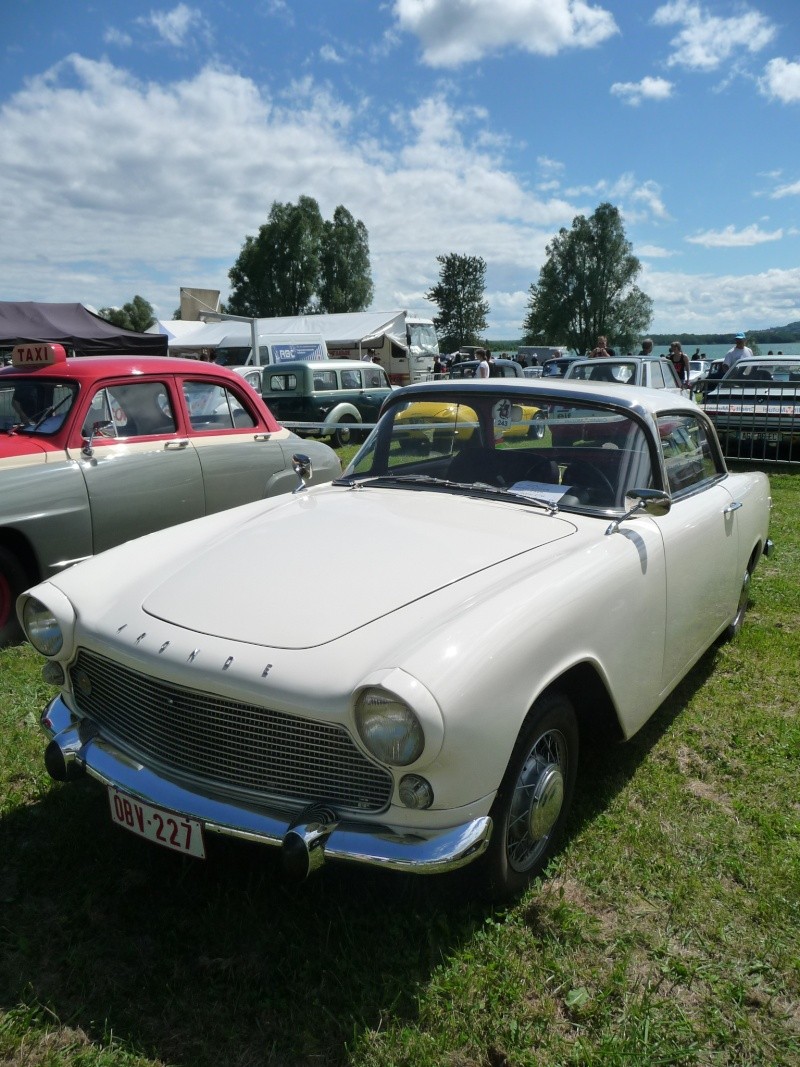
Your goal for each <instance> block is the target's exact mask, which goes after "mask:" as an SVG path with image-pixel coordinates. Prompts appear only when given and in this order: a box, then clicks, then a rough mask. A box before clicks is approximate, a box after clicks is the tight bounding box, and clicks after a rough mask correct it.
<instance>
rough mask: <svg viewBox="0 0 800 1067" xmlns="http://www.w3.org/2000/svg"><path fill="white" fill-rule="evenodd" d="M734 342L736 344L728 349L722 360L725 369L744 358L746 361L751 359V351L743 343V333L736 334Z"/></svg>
mask: <svg viewBox="0 0 800 1067" xmlns="http://www.w3.org/2000/svg"><path fill="white" fill-rule="evenodd" d="M734 340H735V342H736V344H735V345H734V346H733V348H730V349H728V351H727V352H726V353H725V355H724V356H723V359H722V362H723V363H724V364H725V366H726V367H732V366H733V365H734V363H738V362H739V360H740V359H744V358H745V356H746V357H747V358H748V359H752V358H753V351H752V349H750V348H747V346H746V345H745V343H744V340H745V338H744V334H743V333H737V334H736V337H735V338H734Z"/></svg>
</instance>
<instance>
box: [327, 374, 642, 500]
mask: <svg viewBox="0 0 800 1067" xmlns="http://www.w3.org/2000/svg"><path fill="white" fill-rule="evenodd" d="M467 400H468V401H469V402H467ZM342 480H343V481H345V482H347V483H350V484H359V485H369V484H373V485H374V484H376V483H380V484H381V485H392V486H396V487H397V488H415V489H421V490H425V489H428V490H435V491H447V492H455V493H459V492H461V493H464V492H466V493H473V494H474V493H475V492H476V491H477V492H478V493H479V494H480V493H483V494H484V495H491V496H493V497H502V498H505V499H507V500H512V501H515V502H517V503H519V502H520V501H525V500H526V499H528V500H529V501H530V502H531V503H532V504H534V505H535V506H542V505H544V506H546V507H548V509H551V510H555V509H561V508H566V509H570V508H575V509H578V510H590V511H600V512H602V513H604V514H605V513H606V512H608V511H615V510H618V509H621V508H624V505H625V496H626V493H627V492H628V491H629V490H630V489H632V488H638V489H646V488H650V487H651V486H652V484H653V474H652V463H651V456H650V451H649V448H648V443H647V435H646V433H645V431H644V429H643V427H642V426H641V425H640V424H639V422H638V421H637V420H636V419H635V418H634V417H633V416H631V415H629V414H628V413H627V412H624V411H621V410H615V409H614V408H613V407H611V406H609V407H597V406H590V405H587V404H581V403H574V402H571V401H567V402H566V403H565V402H564V401H563V400H561V399H559V400H558V401H557V402H556V401H555V400H547V399H544V398H538V397H531V398H530V400H529V399H528V398H526V397H520V396H519V394H517V395H511V394H510V395H508V396H504V395H502V394H498V393H496V392H495V393H493V394H491V395H482V396H475V397H473V396H469V397H468V398H466V397H465V396H464V393H463V391H460V392H457V393H456V392H454V393H452V394H451V393H447V392H444V391H442V392H437V393H436V394H433V393H432V394H431V395H429V396H428V395H424V394H423V395H422V396H419V395H417V396H415V397H414V398H413V399H408V400H404V401H401V402H399V403H395V404H393V405H391V406H390V407H389V409H388V410H387V411H385V413H384V415H383V417H382V418H381V421H380V423H379V424H378V427H377V428H376V429H375V430H374V431H373V433H372V434H371V436H370V438H369V439H368V441H367V442H366V443H365V445H364V446H363V448H362V449H361V451H360V452H359V453H358V455H357V456H356V457H355V459H354V460H353V462H352V463H351V465H350V466H349V467H348V468H347V470H346V471H345V473H344V476H343V479H342Z"/></svg>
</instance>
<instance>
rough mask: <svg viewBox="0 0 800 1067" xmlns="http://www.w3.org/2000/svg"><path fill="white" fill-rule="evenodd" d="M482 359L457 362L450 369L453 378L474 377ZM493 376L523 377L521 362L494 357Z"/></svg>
mask: <svg viewBox="0 0 800 1067" xmlns="http://www.w3.org/2000/svg"><path fill="white" fill-rule="evenodd" d="M480 363H481V361H480V360H479V359H465V360H462V362H461V363H456V364H454V366H453V367H452V368H451V370H450V377H451V378H452V379H458V378H474V377H475V375H476V374H477V372H478V367H479V366H480ZM490 368H491V373H490V376H491V377H492V378H522V377H524V374H523V368H522V366H521V364H519V363H517V362H516V360H513V359H493V360H492V362H491V364H490Z"/></svg>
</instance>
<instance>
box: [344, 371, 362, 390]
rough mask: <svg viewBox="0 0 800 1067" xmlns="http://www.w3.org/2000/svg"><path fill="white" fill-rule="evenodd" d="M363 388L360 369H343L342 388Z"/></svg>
mask: <svg viewBox="0 0 800 1067" xmlns="http://www.w3.org/2000/svg"><path fill="white" fill-rule="evenodd" d="M360 388H361V371H360V370H343V371H342V389H360Z"/></svg>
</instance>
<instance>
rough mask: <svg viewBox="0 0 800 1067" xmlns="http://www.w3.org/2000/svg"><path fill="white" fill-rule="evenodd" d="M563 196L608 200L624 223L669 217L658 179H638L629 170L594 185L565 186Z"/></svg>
mask: <svg viewBox="0 0 800 1067" xmlns="http://www.w3.org/2000/svg"><path fill="white" fill-rule="evenodd" d="M564 195H565V196H569V197H572V198H578V197H581V198H585V197H590V198H591V199H593V200H594V201H595V206H596V203H597V201H598V200H609V201H611V202H612V203H614V204H616V205H617V207H618V208H619V209H620V211H621V212H622V214H623V216H624V218H625V221H626V222H640V221H643V220H644V219H659V220H666V219H668V218H669V217H670V216H669V213H668V211H667V209H666V207H665V206H664V201H663V200H662V199H661V186H660V185H659V184H658V182H655V181H652V180H648V181H643V182H640V181H639V180H638V179H637V178H636V175H634V174H631V173H630V172H627V173H625V174H621V175H620V176H619V177H618V178H617V179H615V180H614V181H608V180H606V179H601V180H600V181H598V182H595V184H594V185H579V186H573V187H571V188H568V189H565V190H564ZM592 210H593V209H592Z"/></svg>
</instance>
